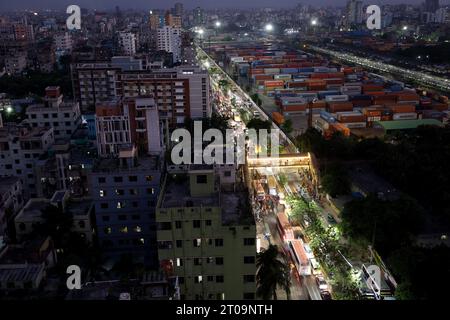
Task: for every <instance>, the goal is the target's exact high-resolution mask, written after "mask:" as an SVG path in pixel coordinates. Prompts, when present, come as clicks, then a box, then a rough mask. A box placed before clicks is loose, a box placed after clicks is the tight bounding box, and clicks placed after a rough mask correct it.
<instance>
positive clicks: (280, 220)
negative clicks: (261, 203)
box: [277, 212, 295, 242]
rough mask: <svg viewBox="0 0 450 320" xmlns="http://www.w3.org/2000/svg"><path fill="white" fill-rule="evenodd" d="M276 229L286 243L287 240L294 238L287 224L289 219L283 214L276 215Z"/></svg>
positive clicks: (290, 227) (292, 231)
mask: <svg viewBox="0 0 450 320" xmlns="http://www.w3.org/2000/svg"><path fill="white" fill-rule="evenodd" d="M277 229H278V233H279V234H280V238H281V239H282V240H283V241H285V242H287V241H289V240H293V239H295V238H294V230H293V229H292V226H291V224H290V223H289V219H288V217H287V215H286V213H284V212H278V214H277Z"/></svg>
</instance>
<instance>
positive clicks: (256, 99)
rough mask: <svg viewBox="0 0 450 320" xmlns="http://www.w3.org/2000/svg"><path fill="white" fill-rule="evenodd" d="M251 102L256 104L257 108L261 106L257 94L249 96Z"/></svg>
mask: <svg viewBox="0 0 450 320" xmlns="http://www.w3.org/2000/svg"><path fill="white" fill-rule="evenodd" d="M250 98H252V100H253V102H254V103H256V104H257V105H258V106H259V107H260V106H261V105H262V100H261V98H260V97H259V95H258V94H257V93H254V94H252V95H251V97H250Z"/></svg>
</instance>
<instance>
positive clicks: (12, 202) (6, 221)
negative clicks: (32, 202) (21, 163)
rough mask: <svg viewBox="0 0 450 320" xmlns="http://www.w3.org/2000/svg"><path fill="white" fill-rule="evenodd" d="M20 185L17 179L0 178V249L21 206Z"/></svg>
mask: <svg viewBox="0 0 450 320" xmlns="http://www.w3.org/2000/svg"><path fill="white" fill-rule="evenodd" d="M23 202H24V201H23V198H22V183H21V181H20V179H19V178H17V177H0V247H1V243H2V242H4V240H6V237H8V235H9V231H11V230H9V229H11V228H9V227H11V222H12V221H13V219H14V217H15V215H16V214H17V213H18V212H19V210H20V209H21V208H22V206H23Z"/></svg>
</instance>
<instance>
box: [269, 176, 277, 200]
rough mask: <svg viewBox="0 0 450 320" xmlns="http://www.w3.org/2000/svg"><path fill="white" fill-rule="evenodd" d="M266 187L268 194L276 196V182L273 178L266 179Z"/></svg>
mask: <svg viewBox="0 0 450 320" xmlns="http://www.w3.org/2000/svg"><path fill="white" fill-rule="evenodd" d="M267 186H268V187H269V194H270V195H272V196H276V195H277V181H276V180H275V177H274V176H269V177H268V178H267Z"/></svg>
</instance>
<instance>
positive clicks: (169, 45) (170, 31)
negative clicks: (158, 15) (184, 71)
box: [157, 26, 181, 62]
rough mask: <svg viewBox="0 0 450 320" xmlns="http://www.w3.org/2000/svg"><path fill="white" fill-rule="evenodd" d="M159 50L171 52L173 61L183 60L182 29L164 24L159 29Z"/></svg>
mask: <svg viewBox="0 0 450 320" xmlns="http://www.w3.org/2000/svg"><path fill="white" fill-rule="evenodd" d="M157 46H158V50H164V51H166V52H170V53H172V55H173V62H179V61H181V29H180V28H176V27H170V26H164V27H162V28H159V29H158V41H157Z"/></svg>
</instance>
